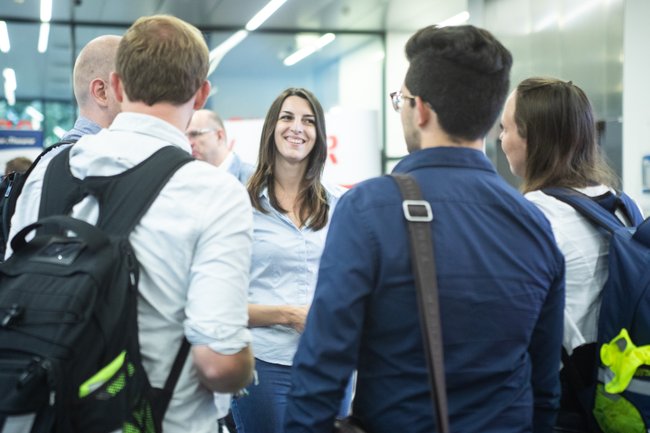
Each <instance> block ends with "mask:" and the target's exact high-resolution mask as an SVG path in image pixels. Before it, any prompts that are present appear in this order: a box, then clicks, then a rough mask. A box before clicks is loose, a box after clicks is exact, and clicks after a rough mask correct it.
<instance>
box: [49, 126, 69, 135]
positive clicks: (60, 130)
mask: <svg viewBox="0 0 650 433" xmlns="http://www.w3.org/2000/svg"><path fill="white" fill-rule="evenodd" d="M52 132H53V133H54V135H56V136H57V137H59V138H62V137H63V136H64V135H65V133H66V132H67V131H66V130H65V129H63V128H61V127H60V126H59V125H56V126H55V127H54V128H52Z"/></svg>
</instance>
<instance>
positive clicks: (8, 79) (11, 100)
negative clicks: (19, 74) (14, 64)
mask: <svg viewBox="0 0 650 433" xmlns="http://www.w3.org/2000/svg"><path fill="white" fill-rule="evenodd" d="M2 76H3V77H4V79H5V86H4V87H5V98H6V99H7V104H9V105H14V104H15V103H16V72H15V71H14V70H13V69H11V68H4V69H3V70H2Z"/></svg>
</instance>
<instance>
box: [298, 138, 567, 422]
mask: <svg viewBox="0 0 650 433" xmlns="http://www.w3.org/2000/svg"><path fill="white" fill-rule="evenodd" d="M395 171H396V172H400V173H409V174H411V175H412V176H413V177H415V179H416V180H417V182H418V183H419V185H420V188H421V190H422V194H423V197H424V198H425V199H426V200H427V201H428V202H429V203H430V204H431V208H432V210H433V216H434V220H433V222H432V223H431V224H432V237H433V242H434V246H435V248H434V249H435V257H436V266H437V273H438V284H439V291H440V304H441V320H442V327H443V344H444V352H445V353H444V359H445V371H446V381H447V393H448V404H449V417H450V422H451V427H452V430H453V431H455V432H463V433H472V432H476V433H488V432H494V433H515V432H530V431H535V432H544V431H550V430H551V427H552V425H553V424H554V422H555V416H556V410H557V407H558V404H559V378H558V370H559V365H560V350H561V342H562V320H563V319H562V318H563V308H564V259H563V257H562V254H561V253H560V251H559V250H558V248H557V246H556V244H555V241H554V238H553V234H552V232H551V228H550V225H549V224H548V222H547V221H546V219H545V218H544V216H543V215H542V213H541V212H540V211H539V210H538V209H537V208H536V207H535V206H534V205H533V204H532V203H529V202H528V201H527V200H526V199H525V198H524V197H523V196H522V195H521V194H520V193H519V192H518V191H516V190H515V189H514V188H512V187H510V186H509V185H507V184H506V183H505V182H504V181H503V179H501V177H500V176H499V175H498V174H497V173H496V171H495V170H494V168H493V167H492V164H491V163H490V161H489V160H488V159H487V158H486V157H485V155H484V154H483V153H482V152H479V151H477V150H473V149H468V148H430V149H424V150H420V151H417V152H415V153H413V154H411V155H409V156H407V157H406V158H404V159H403V160H402V161H401V162H400V163H399V164H398V165H397V166H396V167H395ZM401 201H402V199H401V196H400V193H399V190H398V187H397V184H396V183H395V182H394V181H393V180H392V179H390V178H388V177H381V178H376V179H371V180H368V181H365V182H363V183H361V184H359V185H357V186H355V187H354V188H353V189H352V190H350V191H349V192H347V193H346V194H344V195H343V197H342V198H341V200H340V201H339V204H338V206H337V210H336V212H335V213H334V216H333V218H332V222H331V225H330V229H329V234H328V237H327V241H326V244H325V249H324V252H323V255H322V258H321V263H320V270H319V277H318V283H317V287H316V294H315V298H314V301H313V304H312V307H311V310H310V313H309V316H308V318H307V326H306V329H305V332H304V334H303V336H302V338H301V341H300V344H299V348H298V352H297V354H296V357H295V358H294V364H293V372H292V375H293V376H292V388H291V391H290V395H289V401H288V406H287V413H286V432H287V433H297V432H300V433H305V432H327V433H330V432H331V431H332V424H333V421H334V417H335V415H336V413H337V408H338V406H339V402H340V399H341V396H342V395H343V390H344V388H345V384H346V381H347V379H348V377H349V376H350V373H351V372H352V371H353V370H354V369H355V368H356V369H357V370H358V381H357V389H356V396H355V400H354V405H353V412H354V414H355V415H357V416H359V417H360V418H361V419H362V420H363V422H364V423H365V425H366V427H367V428H368V430H369V431H371V432H373V433H383V432H386V433H392V432H395V431H408V432H409V433H431V432H433V431H435V423H434V418H433V409H432V403H431V398H430V391H429V382H428V376H427V375H428V372H427V367H426V363H425V357H424V352H423V347H422V336H421V331H420V325H419V318H418V310H417V301H416V294H415V284H414V280H413V276H412V272H411V258H410V249H409V240H408V235H407V226H406V221H405V220H404V216H403V212H402V206H401Z"/></svg>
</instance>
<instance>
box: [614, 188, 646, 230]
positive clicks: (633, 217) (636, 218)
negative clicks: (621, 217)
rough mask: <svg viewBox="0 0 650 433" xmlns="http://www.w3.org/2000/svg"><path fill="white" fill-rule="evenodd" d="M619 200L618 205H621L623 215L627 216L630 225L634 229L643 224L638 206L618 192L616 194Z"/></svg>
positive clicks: (628, 197)
mask: <svg viewBox="0 0 650 433" xmlns="http://www.w3.org/2000/svg"><path fill="white" fill-rule="evenodd" d="M616 196H617V197H618V199H619V203H620V204H621V205H622V207H623V210H624V211H625V214H626V215H627V217H628V219H629V220H630V223H631V224H632V225H633V226H634V227H636V226H638V225H639V224H641V223H642V222H643V215H642V214H641V211H640V210H639V206H637V204H636V203H635V202H634V200H632V198H631V197H630V196H629V195H627V194H625V193H624V192H622V191H621V192H619V193H617V194H616Z"/></svg>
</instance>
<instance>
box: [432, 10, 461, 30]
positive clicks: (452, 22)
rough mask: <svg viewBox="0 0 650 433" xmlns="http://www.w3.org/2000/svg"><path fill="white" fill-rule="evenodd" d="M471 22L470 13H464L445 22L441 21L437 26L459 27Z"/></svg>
mask: <svg viewBox="0 0 650 433" xmlns="http://www.w3.org/2000/svg"><path fill="white" fill-rule="evenodd" d="M468 20H469V12H467V11H462V12H461V13H459V14H456V15H454V16H453V17H449V18H447V19H446V20H444V21H440V22H439V23H438V24H436V26H438V27H449V26H458V25H461V24H463V23H466V22H467V21H468Z"/></svg>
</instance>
